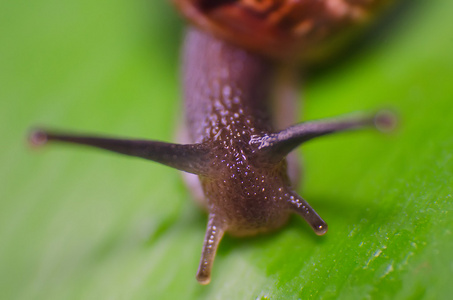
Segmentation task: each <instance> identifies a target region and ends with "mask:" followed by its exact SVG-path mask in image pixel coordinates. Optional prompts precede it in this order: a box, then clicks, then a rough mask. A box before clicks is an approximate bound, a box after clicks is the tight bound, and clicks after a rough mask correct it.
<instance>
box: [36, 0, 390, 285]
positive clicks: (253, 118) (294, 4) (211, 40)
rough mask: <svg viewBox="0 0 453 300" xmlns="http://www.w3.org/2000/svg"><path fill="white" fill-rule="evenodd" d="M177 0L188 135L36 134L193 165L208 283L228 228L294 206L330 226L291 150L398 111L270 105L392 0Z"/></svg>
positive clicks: (270, 224)
mask: <svg viewBox="0 0 453 300" xmlns="http://www.w3.org/2000/svg"><path fill="white" fill-rule="evenodd" d="M173 2H174V4H175V5H176V7H178V8H179V10H180V11H181V12H182V14H183V15H184V16H185V17H186V18H187V19H189V21H190V23H191V26H190V27H189V28H188V30H187V33H186V38H185V44H184V54H183V74H184V75H183V93H184V101H185V122H186V125H185V126H184V128H185V132H184V134H185V137H184V142H183V143H181V144H173V143H166V142H160V141H148V140H129V139H117V138H108V137H96V136H86V135H76V134H67V133H59V132H53V131H46V130H34V131H33V132H32V133H31V134H30V136H29V140H30V142H31V143H32V144H33V145H42V144H44V143H46V142H49V141H52V142H65V143H73V144H81V145H87V146H92V147H96V148H102V149H105V150H109V151H113V152H117V153H121V154H126V155H131V156H137V157H142V158H145V159H148V160H152V161H155V162H158V163H161V164H164V165H167V166H170V167H172V168H175V169H178V170H181V171H184V172H186V173H189V174H190V176H189V177H188V179H187V180H188V181H189V182H190V183H191V185H192V186H193V185H195V188H194V193H195V194H197V195H198V196H197V197H196V198H198V199H199V201H200V202H201V204H202V205H203V207H204V208H205V209H206V210H207V212H208V223H207V229H206V235H205V239H204V244H203V248H202V254H201V260H200V264H199V268H198V271H197V275H196V278H197V280H198V281H199V282H200V283H201V284H208V283H209V282H210V279H211V270H212V266H213V262H214V258H215V255H216V251H217V248H218V246H219V243H220V241H221V239H222V237H223V235H224V234H225V233H228V234H230V235H232V236H238V237H243V236H250V235H255V234H259V233H265V232H269V231H273V230H276V229H278V228H280V227H282V226H283V225H284V224H285V223H286V221H287V220H288V218H289V216H290V214H292V213H295V214H299V215H300V216H302V217H303V218H304V219H305V220H306V221H307V223H308V224H309V225H310V226H311V227H312V228H313V230H314V232H315V233H316V234H317V235H323V234H325V233H326V232H327V224H326V222H325V221H324V220H323V219H322V218H321V217H320V216H319V215H318V214H317V213H316V212H315V210H314V209H313V208H312V207H311V206H310V205H309V204H308V203H307V201H306V200H305V199H304V198H302V197H301V196H300V195H298V194H297V193H296V192H295V189H296V184H297V181H298V179H297V178H298V176H297V173H298V172H297V166H296V165H297V161H296V160H295V159H294V158H291V157H289V159H288V160H287V159H286V157H287V156H288V155H289V154H290V152H291V151H292V150H294V149H295V148H296V147H298V146H299V145H301V144H302V143H304V142H306V141H308V140H311V139H313V138H315V137H319V136H323V135H327V134H331V133H335V132H340V131H345V130H352V129H359V128H363V127H388V126H389V125H391V124H392V122H393V121H392V117H391V115H389V114H387V113H379V112H378V113H376V114H374V115H364V116H353V117H343V118H338V119H328V120H318V121H311V122H304V123H299V124H296V125H292V126H288V125H289V124H287V123H288V122H292V118H293V117H292V116H284V117H283V118H280V119H279V118H278V117H274V116H273V114H272V112H273V111H274V110H276V109H275V108H274V107H273V103H277V105H278V103H279V101H278V100H282V102H285V101H286V100H285V99H290V100H289V102H291V100H292V99H291V98H292V97H291V96H289V97H285V96H284V94H285V92H284V91H283V92H282V88H281V87H282V86H283V87H285V83H284V82H283V80H280V79H279V78H282V76H281V74H282V73H284V74H295V73H296V72H294V70H297V68H298V67H297V66H296V63H297V62H302V63H305V62H310V61H313V60H316V59H319V58H320V57H321V56H323V55H324V54H325V53H326V51H325V50H323V49H327V48H329V47H330V46H331V45H332V44H335V43H336V42H333V41H335V40H339V39H340V37H341V36H342V35H344V34H345V32H346V34H347V32H351V31H353V30H354V29H355V28H359V27H360V26H359V25H362V24H364V23H366V22H368V21H369V20H370V18H371V17H372V16H374V15H376V13H377V12H380V11H382V9H383V7H385V6H386V4H387V2H389V1H385V0H374V1H373V0H173ZM320 53H321V54H322V55H321V54H320ZM282 70H284V71H282ZM288 70H290V71H288ZM288 77H290V76H283V78H284V79H285V78H286V79H287V78H288ZM279 90H280V92H278V91H279ZM283 90H284V88H283ZM280 96H281V99H280ZM283 100H284V101H283ZM286 102H288V101H286ZM290 107H291V106H290ZM287 110H288V109H287ZM290 110H291V109H290ZM194 176H195V177H194ZM194 178H195V179H196V182H195V183H194V181H193V179H194ZM200 193H201V194H202V196H200Z"/></svg>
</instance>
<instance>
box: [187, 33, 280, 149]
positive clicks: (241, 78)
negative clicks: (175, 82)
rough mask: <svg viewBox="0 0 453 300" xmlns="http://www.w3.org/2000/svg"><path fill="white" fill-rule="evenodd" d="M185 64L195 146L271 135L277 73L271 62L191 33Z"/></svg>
mask: <svg viewBox="0 0 453 300" xmlns="http://www.w3.org/2000/svg"><path fill="white" fill-rule="evenodd" d="M183 59H184V70H183V73H184V87H183V88H184V98H185V106H186V121H187V125H188V131H189V133H190V134H191V135H192V141H193V142H201V141H202V140H206V139H210V138H213V139H215V138H218V137H221V136H222V135H223V134H227V135H231V134H237V133H238V134H242V131H244V130H246V131H247V130H248V131H250V133H251V134H254V133H255V132H256V133H262V132H269V131H272V130H273V125H272V118H271V116H270V110H271V104H270V100H271V99H270V98H272V95H273V90H274V82H275V78H276V76H277V73H278V69H279V68H278V67H277V66H276V65H275V64H274V63H273V62H272V61H270V60H267V59H265V58H263V57H261V56H258V55H255V54H252V53H250V52H247V51H245V50H243V49H241V48H239V47H236V46H233V45H231V44H229V43H226V42H224V41H222V40H219V39H217V38H215V37H213V36H211V35H209V34H207V33H204V32H201V31H199V30H197V29H193V28H191V29H189V31H188V33H187V37H186V41H185V47H184V58H183ZM219 132H220V133H219Z"/></svg>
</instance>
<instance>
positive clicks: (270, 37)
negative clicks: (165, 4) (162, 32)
mask: <svg viewBox="0 0 453 300" xmlns="http://www.w3.org/2000/svg"><path fill="white" fill-rule="evenodd" d="M173 2H174V3H175V5H176V6H177V7H178V8H179V9H180V11H181V12H182V14H183V15H184V16H185V17H186V18H187V19H188V20H189V21H190V22H192V23H193V24H195V25H196V26H198V27H199V28H202V29H203V30H206V31H208V32H211V33H212V34H214V35H216V36H218V37H220V38H223V39H225V40H227V41H229V42H231V43H234V44H236V45H238V46H241V47H243V48H245V49H248V50H251V51H254V52H257V53H261V54H264V55H266V56H270V57H273V58H277V59H282V58H284V59H288V58H298V59H302V60H313V59H316V58H317V57H320V56H323V55H324V54H325V53H324V52H325V49H328V48H331V47H330V46H332V45H335V44H336V43H337V42H336V41H337V40H341V37H342V36H345V35H347V33H348V32H351V30H353V29H354V28H358V27H360V26H356V25H361V24H365V23H367V22H368V21H370V19H371V18H372V17H373V15H375V14H376V12H378V11H380V10H381V8H382V7H384V6H385V5H386V4H387V3H389V2H390V0H173ZM340 32H341V33H344V34H338V33H340Z"/></svg>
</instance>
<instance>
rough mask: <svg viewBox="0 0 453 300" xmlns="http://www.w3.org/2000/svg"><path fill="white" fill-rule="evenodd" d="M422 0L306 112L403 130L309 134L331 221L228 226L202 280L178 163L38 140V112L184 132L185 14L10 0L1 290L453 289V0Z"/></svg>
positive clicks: (318, 187) (329, 75)
mask: <svg viewBox="0 0 453 300" xmlns="http://www.w3.org/2000/svg"><path fill="white" fill-rule="evenodd" d="M408 2H410V3H409V4H408V5H407V6H406V7H404V9H402V12H401V13H399V14H397V15H396V16H397V17H396V20H393V21H392V22H391V23H389V24H388V26H386V28H385V29H384V30H380V31H376V32H374V33H373V34H372V35H371V36H369V38H368V41H367V43H365V44H364V45H362V46H361V49H360V51H354V54H353V55H352V56H350V57H348V58H345V59H344V60H343V59H342V60H341V61H340V62H339V63H337V64H336V65H335V66H334V67H333V68H329V69H328V70H325V71H324V72H316V75H315V76H313V77H311V79H308V80H307V81H306V83H305V94H304V98H306V99H307V101H306V104H305V105H304V106H305V107H304V118H306V119H316V118H321V117H327V116H333V115H338V114H340V113H345V112H350V111H357V110H367V109H374V108H377V107H383V106H390V107H394V108H396V109H397V110H398V111H399V112H400V114H401V126H400V128H399V129H398V130H397V132H395V133H394V134H391V135H388V136H385V135H380V134H378V133H375V132H372V131H364V132H358V133H353V134H352V133H351V134H343V135H339V136H335V137H333V136H332V137H329V138H325V139H322V140H318V141H316V142H313V143H309V144H307V145H306V146H304V147H302V149H301V152H303V154H304V161H305V165H306V171H305V180H304V183H303V187H302V188H301V190H300V193H301V194H302V195H303V196H304V197H305V198H306V199H307V200H308V201H309V202H310V203H311V204H312V205H313V207H314V208H315V209H316V210H317V211H318V212H319V213H320V215H322V216H323V217H324V218H325V220H326V221H327V222H328V223H329V226H330V229H329V233H328V234H327V235H326V236H324V237H317V236H315V235H314V234H313V233H312V232H311V230H310V229H309V228H308V226H307V225H306V224H304V222H303V221H302V220H300V219H299V218H293V219H291V222H290V224H289V225H288V226H287V227H286V228H285V229H283V230H282V231H280V232H279V233H276V234H273V235H267V236H262V237H257V238H252V239H234V238H230V237H226V238H225V239H224V241H223V242H222V244H221V246H220V249H219V253H218V256H217V260H216V264H215V266H214V272H213V280H212V283H211V284H210V285H209V286H200V285H199V284H198V283H197V282H196V280H195V278H194V276H195V272H196V269H197V265H198V260H199V256H200V251H201V245H202V240H203V236H204V230H205V223H206V216H205V215H204V213H203V212H201V211H200V210H199V209H198V208H197V207H196V206H195V205H194V204H193V203H192V201H191V199H190V198H191V197H190V195H189V193H188V192H187V191H186V189H185V188H184V186H183V184H182V182H181V179H180V175H179V174H178V172H176V171H174V170H171V169H170V168H166V167H164V166H161V165H158V164H155V163H150V162H147V161H143V160H140V159H134V158H129V157H121V156H119V155H115V154H110V153H100V152H98V151H96V150H92V149H84V148H73V147H67V146H52V147H45V148H43V149H39V150H37V151H35V150H32V149H30V148H29V147H27V144H26V142H25V137H26V133H27V131H28V129H29V128H30V127H31V126H36V125H43V126H46V127H51V128H61V129H71V130H75V131H81V132H95V133H104V134H109V135H116V136H126V137H136V138H152V139H158V140H165V141H171V140H173V135H174V134H173V133H174V130H175V126H176V122H177V120H178V119H179V117H180V115H181V113H182V112H181V109H180V102H181V101H180V96H179V94H180V90H179V89H180V88H179V80H178V79H179V75H178V65H179V58H178V54H179V51H180V50H179V47H180V44H181V39H182V30H183V29H182V21H181V20H180V19H179V16H177V14H176V13H175V12H174V10H173V8H172V7H171V5H170V4H169V3H167V1H164V0H158V1H144V0H140V1H125V0H113V1H112V0H110V1H105V0H99V1H88V0H66V1H56V0H35V1H23V0H18V1H12V0H6V1H5V0H4V1H1V2H0V43H1V44H0V122H1V123H0V124H1V127H0V137H1V147H0V298H1V299H310V298H313V299H449V298H450V296H451V294H452V293H453V288H452V286H451V283H450V281H451V278H452V276H453V259H452V258H453V254H452V253H453V238H452V231H453V225H452V221H453V218H452V215H451V214H452V208H453V205H452V186H453V179H452V173H453V159H452V156H453V120H452V115H453V109H452V105H451V101H452V99H453V27H452V12H453V2H452V1H450V0H437V1H421V0H418V1H412V2H411V1H408ZM301 115H302V112H301Z"/></svg>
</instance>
